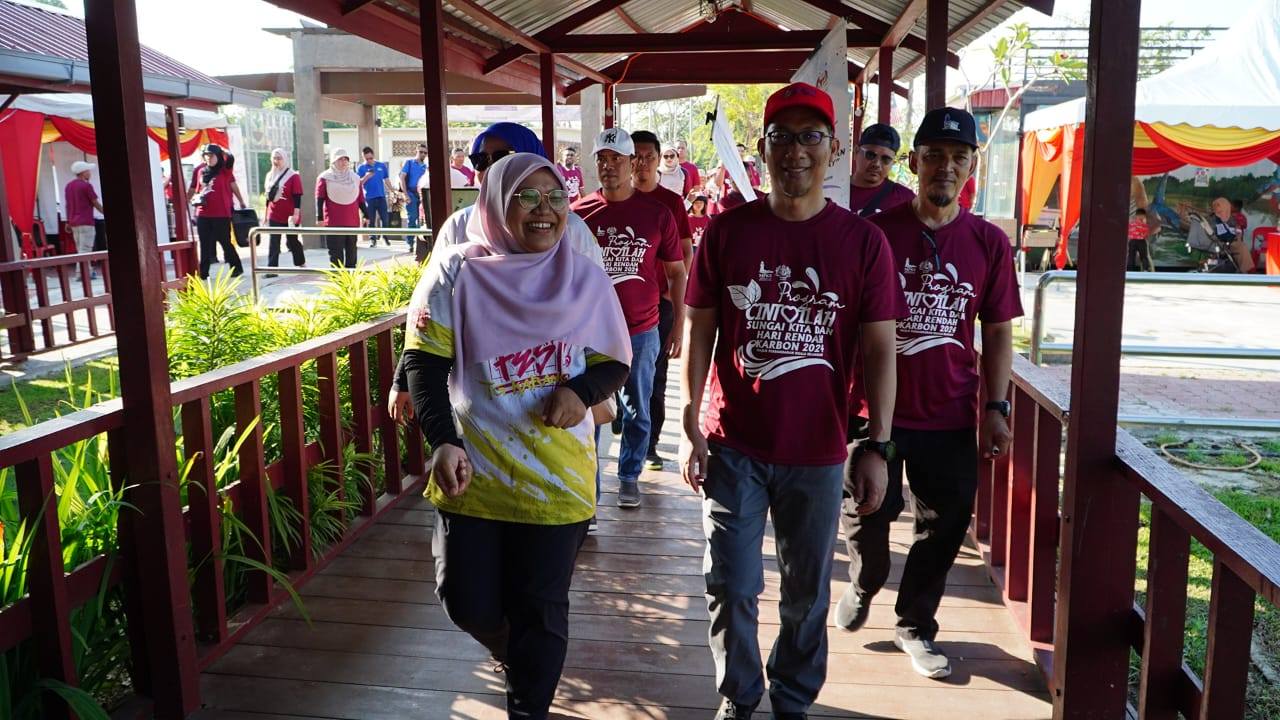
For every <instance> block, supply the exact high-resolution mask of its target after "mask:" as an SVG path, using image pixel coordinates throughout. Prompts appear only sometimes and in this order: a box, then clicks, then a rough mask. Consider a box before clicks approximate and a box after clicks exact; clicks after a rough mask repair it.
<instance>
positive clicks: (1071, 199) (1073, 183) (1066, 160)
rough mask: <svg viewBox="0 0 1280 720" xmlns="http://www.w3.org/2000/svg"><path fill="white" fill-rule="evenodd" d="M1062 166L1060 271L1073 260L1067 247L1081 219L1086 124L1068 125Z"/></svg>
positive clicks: (1057, 261) (1055, 258)
mask: <svg viewBox="0 0 1280 720" xmlns="http://www.w3.org/2000/svg"><path fill="white" fill-rule="evenodd" d="M1062 167H1063V169H1064V170H1063V171H1064V172H1065V173H1066V174H1067V181H1066V182H1060V183H1058V206H1059V207H1060V208H1062V227H1061V229H1060V232H1059V235H1058V249H1057V250H1056V251H1055V252H1054V254H1053V262H1054V265H1056V266H1057V267H1058V269H1059V270H1061V269H1062V268H1064V267H1066V266H1067V263H1069V262H1071V254H1070V253H1069V252H1068V250H1067V237H1068V236H1069V235H1071V230H1072V229H1073V228H1074V227H1075V226H1076V223H1078V222H1080V200H1081V195H1083V193H1084V124H1083V123H1081V124H1079V125H1075V126H1073V127H1072V128H1069V132H1065V133H1063V138H1062Z"/></svg>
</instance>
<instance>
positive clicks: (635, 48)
mask: <svg viewBox="0 0 1280 720" xmlns="http://www.w3.org/2000/svg"><path fill="white" fill-rule="evenodd" d="M826 35H827V31H826V30H794V31H792V32H784V31H782V30H775V31H758V30H748V31H740V32H734V33H647V34H642V35H632V34H628V33H616V34H601V35H566V36H564V37H562V38H560V39H559V40H556V41H554V42H553V43H552V45H551V49H552V51H553V52H557V53H637V52H654V53H663V52H666V53H671V52H711V51H720V50H812V49H813V48H815V47H817V46H818V45H819V44H821V43H822V40H823V38H824V37H826ZM847 40H848V43H849V47H877V46H878V44H879V42H880V35H879V34H878V33H871V32H867V31H866V30H849V31H848V33H847Z"/></svg>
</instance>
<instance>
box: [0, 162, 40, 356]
mask: <svg viewBox="0 0 1280 720" xmlns="http://www.w3.org/2000/svg"><path fill="white" fill-rule="evenodd" d="M0 155H3V148H0ZM5 193H6V191H5V186H4V165H3V164H2V163H0V262H13V261H14V260H17V259H18V252H19V251H18V239H17V238H16V237H14V236H13V223H12V222H10V221H9V196H8V195H7V194H5ZM0 307H2V308H3V310H4V313H13V314H14V315H22V316H23V317H24V318H25V319H26V322H24V323H23V324H22V325H19V326H18V327H12V328H9V353H10V354H11V355H13V356H14V358H15V359H20V358H24V357H26V356H27V355H29V354H30V353H33V352H35V351H36V338H35V333H34V332H33V331H32V328H31V298H30V297H29V296H28V295H27V275H26V273H25V272H23V271H21V270H14V271H12V272H6V273H3V274H0Z"/></svg>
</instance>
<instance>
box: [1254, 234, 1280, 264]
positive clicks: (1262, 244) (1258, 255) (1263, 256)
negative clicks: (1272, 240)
mask: <svg viewBox="0 0 1280 720" xmlns="http://www.w3.org/2000/svg"><path fill="white" fill-rule="evenodd" d="M1275 232H1280V228H1275V227H1267V226H1263V227H1256V228H1254V229H1253V235H1251V236H1250V237H1251V241H1250V243H1249V254H1250V255H1252V256H1253V266H1254V267H1255V268H1258V272H1266V267H1267V265H1266V263H1267V236H1268V235H1270V234H1272V233H1275Z"/></svg>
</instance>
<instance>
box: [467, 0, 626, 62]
mask: <svg viewBox="0 0 1280 720" xmlns="http://www.w3.org/2000/svg"><path fill="white" fill-rule="evenodd" d="M626 2H627V0H597V2H596V3H595V4H593V5H588V6H587V7H584V8H582V9H581V10H579V11H578V12H576V13H574V14H572V15H570V16H569V17H567V18H565V19H563V20H561V21H559V22H557V23H555V24H553V25H551V27H548V28H547V29H545V30H543V31H542V32H539V33H537V34H535V35H534V37H535V38H537V39H538V40H540V41H542V42H550V41H552V40H555V39H557V38H559V37H561V36H562V35H566V34H568V33H569V32H570V31H572V30H577V29H578V28H580V27H582V26H583V25H585V24H587V23H589V22H591V21H592V20H595V19H596V18H598V17H600V16H601V15H604V14H605V13H607V12H610V11H612V10H613V9H614V8H618V7H622V6H623V5H625V4H626ZM524 54H525V52H524V50H523V49H522V48H520V47H509V48H507V49H506V50H503V51H501V52H499V53H496V54H494V55H492V56H490V57H489V59H488V60H486V61H485V63H484V71H485V73H486V74H488V73H491V72H494V71H495V70H499V69H501V68H502V67H504V66H506V65H510V64H511V63H513V62H515V61H516V60H519V59H520V57H521V56H522V55H524Z"/></svg>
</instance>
